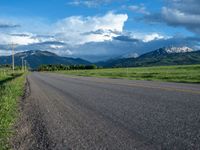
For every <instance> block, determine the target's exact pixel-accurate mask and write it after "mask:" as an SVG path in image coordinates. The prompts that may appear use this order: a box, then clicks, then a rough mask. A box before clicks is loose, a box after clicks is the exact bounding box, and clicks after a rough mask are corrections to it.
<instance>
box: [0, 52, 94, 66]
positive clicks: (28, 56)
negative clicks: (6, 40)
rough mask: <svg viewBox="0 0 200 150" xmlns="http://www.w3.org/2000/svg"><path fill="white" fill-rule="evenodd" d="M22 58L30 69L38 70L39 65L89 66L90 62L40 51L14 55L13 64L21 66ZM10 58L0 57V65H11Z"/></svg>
mask: <svg viewBox="0 0 200 150" xmlns="http://www.w3.org/2000/svg"><path fill="white" fill-rule="evenodd" d="M22 58H24V60H26V61H27V64H28V65H29V66H30V67H31V68H38V67H39V66H40V65H41V64H65V65H79V64H82V65H89V64H91V63H90V62H88V61H86V60H83V59H80V58H69V57H61V56H58V55H56V54H54V53H51V52H48V51H41V50H31V51H25V52H21V53H16V54H15V64H16V65H21V62H22ZM11 63H12V57H11V56H2V57H0V64H11Z"/></svg>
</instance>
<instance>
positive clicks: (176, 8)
mask: <svg viewBox="0 0 200 150" xmlns="http://www.w3.org/2000/svg"><path fill="white" fill-rule="evenodd" d="M199 8H200V1H199V0H1V1H0V56H1V55H9V54H10V53H11V50H10V49H11V44H12V43H14V45H15V49H16V51H17V52H20V51H27V50H47V51H51V52H54V53H56V54H58V55H60V56H66V57H80V58H83V59H87V60H89V61H92V62H95V61H102V60H107V59H112V58H118V57H124V56H138V55H141V54H143V53H146V52H149V51H152V50H155V49H158V48H161V47H168V46H177V47H180V46H188V47H190V48H193V49H194V50H198V49H199V42H200V9H199Z"/></svg>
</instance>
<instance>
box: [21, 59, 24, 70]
mask: <svg viewBox="0 0 200 150" xmlns="http://www.w3.org/2000/svg"><path fill="white" fill-rule="evenodd" d="M21 59H22V72H24V57H22V58H21Z"/></svg>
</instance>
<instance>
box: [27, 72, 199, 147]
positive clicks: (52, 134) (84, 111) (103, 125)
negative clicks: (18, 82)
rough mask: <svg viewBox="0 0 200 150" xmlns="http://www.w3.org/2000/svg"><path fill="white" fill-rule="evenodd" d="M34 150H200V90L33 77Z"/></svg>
mask: <svg viewBox="0 0 200 150" xmlns="http://www.w3.org/2000/svg"><path fill="white" fill-rule="evenodd" d="M28 82H29V86H30V87H29V88H30V95H29V96H28V97H27V98H26V102H30V103H31V105H32V106H31V107H30V109H33V110H32V111H31V112H30V114H28V115H30V119H29V120H30V121H32V124H33V125H32V126H33V127H32V132H34V133H33V134H34V138H35V140H36V143H35V144H32V145H31V144H29V145H28V146H29V149H75V150H76V149H78V150H79V149H80V150H83V149H85V150H90V149H91V150H95V149H97V150H99V149H108V150H118V149H119V150H133V149H147V150H150V149H169V150H171V149H180V150H184V149H200V85H193V84H181V83H179V84H178V83H164V82H151V81H129V80H123V79H98V78H90V77H70V76H65V75H60V74H51V73H49V74H47V73H32V74H30V75H28Z"/></svg>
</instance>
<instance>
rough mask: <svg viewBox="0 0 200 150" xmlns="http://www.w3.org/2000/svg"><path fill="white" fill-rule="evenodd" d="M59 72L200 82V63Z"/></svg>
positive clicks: (104, 76) (135, 78)
mask: <svg viewBox="0 0 200 150" xmlns="http://www.w3.org/2000/svg"><path fill="white" fill-rule="evenodd" d="M59 72H60V73H63V74H67V75H78V76H88V77H103V78H122V79H130V80H154V81H167V82H183V83H200V65H180V66H160V67H138V68H137V67H136V68H112V69H94V70H68V71H59Z"/></svg>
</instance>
